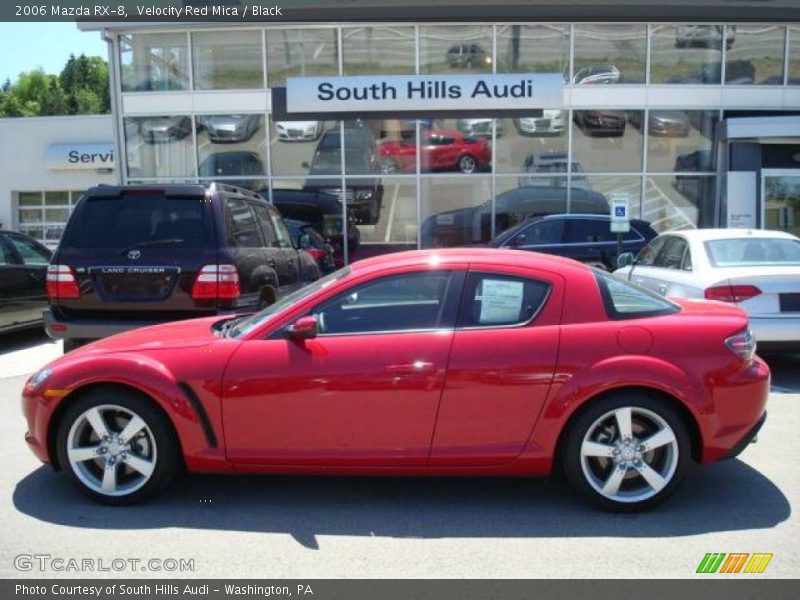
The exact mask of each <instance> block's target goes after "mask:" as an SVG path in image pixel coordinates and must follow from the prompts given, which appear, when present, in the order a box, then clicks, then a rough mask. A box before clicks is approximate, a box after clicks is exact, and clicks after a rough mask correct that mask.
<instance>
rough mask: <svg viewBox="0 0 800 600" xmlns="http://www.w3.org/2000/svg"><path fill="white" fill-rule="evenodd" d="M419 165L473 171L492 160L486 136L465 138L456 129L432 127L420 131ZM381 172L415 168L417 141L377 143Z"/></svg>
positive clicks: (448, 169) (429, 169)
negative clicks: (429, 129) (431, 128)
mask: <svg viewBox="0 0 800 600" xmlns="http://www.w3.org/2000/svg"><path fill="white" fill-rule="evenodd" d="M420 152H421V153H422V154H421V156H420V167H421V170H423V171H440V170H446V171H461V172H462V173H474V172H475V171H479V170H481V169H485V168H486V167H488V166H489V164H490V163H491V162H492V148H491V146H490V145H489V142H488V141H487V140H486V139H485V138H479V137H467V136H465V135H464V134H463V133H461V132H459V131H447V130H432V131H425V132H424V133H423V134H422V141H421V142H420ZM378 158H379V161H380V165H381V170H382V171H383V172H384V173H395V172H398V171H404V172H408V171H414V170H416V168H417V144H416V141H415V140H414V139H409V140H390V141H386V142H383V143H382V144H380V146H378Z"/></svg>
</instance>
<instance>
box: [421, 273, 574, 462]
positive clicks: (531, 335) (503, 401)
mask: <svg viewBox="0 0 800 600" xmlns="http://www.w3.org/2000/svg"><path fill="white" fill-rule="evenodd" d="M563 285H564V283H563V278H562V277H561V276H560V275H558V274H555V273H549V272H536V273H533V272H531V271H528V270H522V269H514V268H511V267H509V268H505V269H504V270H503V273H502V274H500V273H499V272H498V271H497V267H496V266H492V267H491V272H490V270H489V269H488V268H487V270H486V271H483V272H482V271H481V268H480V266H476V265H472V266H471V270H470V274H469V276H468V277H467V282H466V284H465V288H464V295H463V301H462V306H461V309H460V311H459V317H458V324H457V328H456V332H455V337H454V340H453V348H452V350H451V352H450V363H449V366H448V370H447V380H446V383H445V388H444V392H443V394H442V400H441V405H440V409H439V416H438V420H437V424H436V432H435V435H434V439H433V445H432V447H431V458H430V464H431V465H436V466H439V465H458V466H466V465H497V464H503V463H507V462H510V461H511V460H513V459H514V458H515V457H517V456H518V455H519V454H520V453H521V452H522V450H523V449H524V447H525V444H526V443H527V440H528V438H529V437H530V434H531V431H532V430H533V426H534V424H535V422H536V420H537V418H538V416H539V413H540V411H541V409H542V407H543V406H544V402H545V400H546V399H547V394H548V392H549V390H550V385H551V383H552V381H553V374H554V371H555V365H556V360H557V357H558V344H559V335H560V332H559V325H560V315H561V305H562V298H563Z"/></svg>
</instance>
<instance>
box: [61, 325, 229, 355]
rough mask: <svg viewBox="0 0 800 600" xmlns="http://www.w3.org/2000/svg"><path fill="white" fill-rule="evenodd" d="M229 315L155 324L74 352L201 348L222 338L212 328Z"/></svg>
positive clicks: (73, 353)
mask: <svg viewBox="0 0 800 600" xmlns="http://www.w3.org/2000/svg"><path fill="white" fill-rule="evenodd" d="M223 319H225V317H204V318H202V319H189V320H186V321H175V322H172V323H164V324H161V325H153V326H152V327H142V328H140V329H133V330H131V331H126V332H125V333H120V334H117V335H112V336H111V337H108V338H105V339H102V340H98V341H96V342H93V343H91V344H88V345H86V346H82V347H80V348H78V349H77V350H74V351H73V352H71V353H70V356H77V355H78V353H81V354H91V353H102V354H108V353H112V352H136V351H140V350H171V349H177V348H197V347H200V346H205V345H207V344H209V343H210V342H213V341H214V340H216V339H219V338H218V337H217V336H216V335H215V334H214V332H213V331H212V329H211V327H212V325H214V323H217V322H219V321H221V320H223Z"/></svg>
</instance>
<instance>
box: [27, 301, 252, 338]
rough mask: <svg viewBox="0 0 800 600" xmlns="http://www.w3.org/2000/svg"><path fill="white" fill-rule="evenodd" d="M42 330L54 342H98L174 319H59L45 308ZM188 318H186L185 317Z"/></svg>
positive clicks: (202, 314)
mask: <svg viewBox="0 0 800 600" xmlns="http://www.w3.org/2000/svg"><path fill="white" fill-rule="evenodd" d="M216 314H217V315H220V316H224V315H228V314H231V315H232V314H236V311H235V310H218V311H217V312H216ZM207 316H209V314H208V313H205V312H204V313H199V314H198V315H197V317H207ZM43 317H44V329H45V331H46V332H47V335H48V336H50V337H51V338H53V339H54V340H67V339H73V340H75V339H80V340H99V339H102V338H106V337H109V336H112V335H116V334H118V333H124V332H126V331H130V330H132V329H139V328H140V327H150V326H151V325H161V324H163V323H170V322H173V321H174V320H175V319H174V318H171V319H142V320H141V321H139V320H136V321H134V320H127V319H126V320H114V319H74V320H65V319H60V318H58V316H57V315H56V314H55V313H54V312H53V310H52V308H46V309H45V310H44V313H43ZM187 318H188V317H187Z"/></svg>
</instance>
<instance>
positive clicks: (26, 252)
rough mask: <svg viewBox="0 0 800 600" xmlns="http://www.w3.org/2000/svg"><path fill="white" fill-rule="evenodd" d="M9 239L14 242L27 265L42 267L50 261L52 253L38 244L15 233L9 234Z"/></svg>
mask: <svg viewBox="0 0 800 600" xmlns="http://www.w3.org/2000/svg"><path fill="white" fill-rule="evenodd" d="M8 239H9V240H10V241H11V243H12V244H14V247H15V248H16V249H17V252H19V255H20V256H21V257H22V262H23V264H25V265H26V266H29V267H41V266H45V265H48V264H49V263H50V255H49V254H48V253H47V252H46V251H45V250H43V249H42V248H39V246H37V245H36V244H33V243H31V242H30V241H29V240H26V239H24V238H21V237H17V236H15V235H10V236H8Z"/></svg>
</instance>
